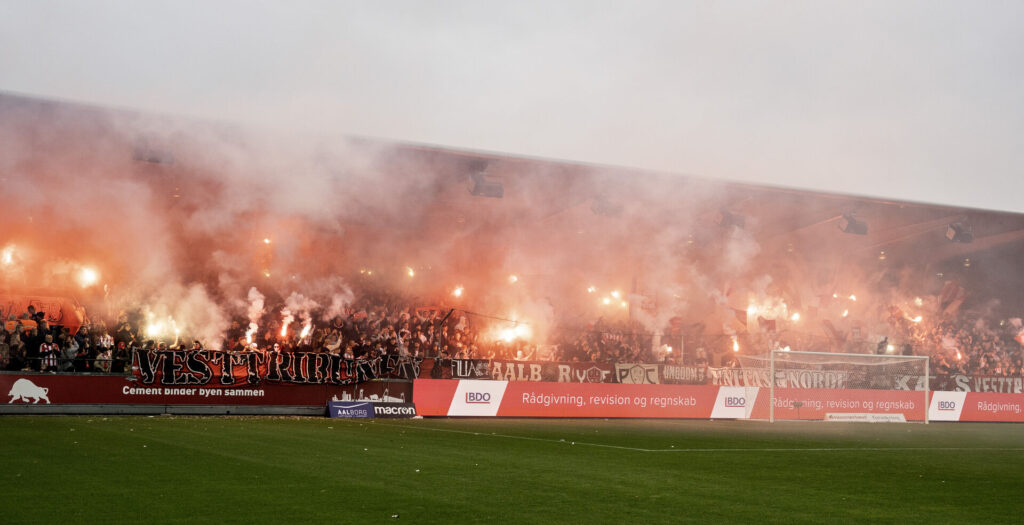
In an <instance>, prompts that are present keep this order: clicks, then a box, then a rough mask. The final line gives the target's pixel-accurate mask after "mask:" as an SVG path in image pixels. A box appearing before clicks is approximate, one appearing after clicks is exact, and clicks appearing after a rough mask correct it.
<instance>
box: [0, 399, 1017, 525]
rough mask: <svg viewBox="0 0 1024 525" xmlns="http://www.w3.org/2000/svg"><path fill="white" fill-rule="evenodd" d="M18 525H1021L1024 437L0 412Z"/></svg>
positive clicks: (2, 462) (0, 472)
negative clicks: (988, 524)
mask: <svg viewBox="0 0 1024 525" xmlns="http://www.w3.org/2000/svg"><path fill="white" fill-rule="evenodd" d="M0 439H2V440H3V447H2V448H0V480H2V483H0V487H2V490H0V516H2V521H3V522H5V523H29V522H31V523H41V522H45V523H54V522H62V521H63V522H68V523H79V522H99V523H117V522H122V523H149V522H188V523H193V522H218V523H224V522H233V523H252V522H267V523H280V522H289V523H291V522H316V523H321V522H335V523H339V522H340V523H402V522H412V523H473V522H477V523H493V522H506V523H556V522H557V523H680V522H747V523H755V522H756V523H764V522H779V523H794V522H840V523H863V522H880V523H947V522H948V523H951V522H966V523H981V522H994V523H1008V522H1019V521H1020V520H1021V519H1024V518H1022V516H1024V502H1022V494H1024V492H1022V488H1024V483H1022V482H1024V425H1010V424H932V425H921V424H848V423H809V422H801V423H775V424H768V423H762V422H751V421H717V422H708V421H652V420H484V419H452V420H448V419H426V420H338V419H333V420H332V419H317V418H241V417H230V418H224V417H171V416H160V417H111V416H106V417H104V416H90V417H46V416H41V417H3V418H0Z"/></svg>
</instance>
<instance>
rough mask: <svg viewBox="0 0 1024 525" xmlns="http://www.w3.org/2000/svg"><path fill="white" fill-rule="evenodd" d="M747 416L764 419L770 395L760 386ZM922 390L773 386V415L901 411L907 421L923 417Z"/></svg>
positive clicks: (817, 416)
mask: <svg viewBox="0 0 1024 525" xmlns="http://www.w3.org/2000/svg"><path fill="white" fill-rule="evenodd" d="M760 390H761V393H760V395H759V396H757V402H756V403H755V404H754V407H753V411H752V412H751V413H750V416H749V417H750V418H751V419H768V416H769V401H770V399H771V397H770V396H769V394H768V389H767V388H761V389H760ZM927 408H928V407H927V406H926V404H925V397H924V392H923V391H910V390H858V389H828V388H776V389H775V418H776V419H825V415H826V414H830V413H831V414H850V413H861V414H903V417H904V418H906V420H907V421H924V415H925V410H927Z"/></svg>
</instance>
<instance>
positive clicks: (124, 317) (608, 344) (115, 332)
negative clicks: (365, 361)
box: [0, 293, 1024, 376]
mask: <svg viewBox="0 0 1024 525" xmlns="http://www.w3.org/2000/svg"><path fill="white" fill-rule="evenodd" d="M309 314H310V315H309V316H308V318H305V319H299V320H295V321H294V322H293V323H292V324H291V325H290V326H289V327H288V329H287V330H282V322H283V321H282V319H281V318H280V315H279V314H277V313H272V312H268V313H266V314H265V315H264V316H263V317H262V318H261V319H259V323H258V327H259V329H258V330H257V331H255V332H253V331H252V330H251V329H250V324H249V323H250V321H249V320H243V319H238V320H236V321H234V322H232V324H231V327H230V329H229V330H228V331H227V332H226V334H225V340H224V341H221V342H220V343H221V344H220V345H213V346H214V347H216V348H220V349H222V350H224V351H228V352H238V353H241V352H271V351H281V352H293V351H302V352H325V353H331V354H337V355H341V356H343V357H344V358H348V359H359V358H374V357H378V356H384V355H390V356H408V357H413V358H428V357H430V358H437V359H439V360H441V361H447V360H450V359H485V360H494V359H498V360H519V361H556V362H598V363H616V362H618V363H643V362H646V363H652V362H665V363H670V364H687V365H696V366H739V362H738V360H737V359H736V352H733V351H732V346H733V345H740V341H742V345H741V346H742V348H743V350H742V352H741V353H752V354H761V353H764V352H766V351H768V350H770V349H772V348H778V347H779V346H780V338H779V337H778V336H777V334H772V333H755V334H744V335H742V336H741V337H737V336H735V335H729V336H726V335H722V334H719V335H718V336H712V337H706V336H704V335H703V334H700V333H698V334H696V337H693V336H692V334H691V337H690V341H691V342H692V343H693V348H694V349H695V350H693V351H692V352H690V353H689V354H686V356H685V357H684V356H683V354H682V353H681V352H679V351H678V350H677V351H676V352H673V351H672V349H671V348H670V345H669V344H668V343H664V344H661V345H660V346H658V345H657V344H655V343H656V341H655V338H656V337H659V338H660V336H655V335H653V334H650V333H648V332H646V331H645V330H643V329H639V328H638V327H637V326H636V325H631V324H630V323H628V322H626V321H619V322H608V321H603V320H598V322H596V323H594V324H593V325H590V326H587V327H581V328H576V327H561V328H556V329H554V330H552V332H551V333H549V334H547V337H546V341H545V342H544V343H541V344H538V343H535V342H532V341H526V340H523V339H520V338H517V337H508V338H502V337H496V336H495V332H494V326H495V324H499V325H506V324H509V322H508V321H504V320H494V319H493V318H488V317H487V316H479V315H477V314H473V313H471V312H467V311H463V310H455V309H448V308H445V307H437V306H434V307H423V306H416V305H415V304H414V303H413V301H411V300H408V299H405V298H403V297H400V296H397V295H390V294H385V293H376V294H367V295H365V296H363V297H362V298H360V299H359V300H357V301H356V302H355V303H353V304H351V305H350V306H349V308H348V309H347V310H346V311H345V312H344V313H342V314H340V315H336V316H333V317H329V318H324V317H323V316H322V313H321V312H309ZM317 314H321V315H317ZM307 323H309V324H310V325H311V326H310V329H309V330H308V331H306V332H305V333H303V328H304V327H305V325H306V324H307ZM111 326H113V329H109V328H108V326H107V325H106V324H105V323H104V322H102V321H99V322H94V323H92V324H88V325H84V326H82V327H81V328H80V329H78V330H77V332H76V333H73V334H72V333H70V332H69V330H68V329H67V328H65V327H63V326H52V325H50V324H48V323H47V322H46V320H45V316H44V315H43V313H42V312H37V311H35V309H34V308H33V307H32V306H29V307H28V310H27V311H26V312H23V313H21V314H20V315H15V314H10V315H9V316H8V318H7V321H6V324H5V326H4V330H2V331H0V369H4V370H28V371H48V372H100V373H118V374H121V373H125V372H126V370H128V369H130V362H131V358H132V356H131V352H132V351H133V349H143V350H150V349H157V350H166V349H175V350H179V349H180V350H186V349H191V350H202V349H204V348H208V346H207V344H206V343H205V342H202V341H198V340H188V339H184V340H182V339H178V338H175V339H174V340H173V341H168V340H159V339H158V338H154V337H149V336H148V335H147V334H146V330H145V317H144V316H143V315H142V312H141V311H127V312H122V313H120V314H119V315H118V316H117V319H116V321H115V322H113V323H112V324H111ZM1021 330H1022V328H1021V326H1020V320H1018V319H1014V320H1010V321H1004V322H1003V323H1001V325H1000V326H998V327H995V328H992V327H989V326H988V324H986V323H985V322H984V321H983V320H980V319H971V318H970V317H969V316H966V315H965V316H961V317H957V318H951V319H948V320H945V321H942V322H940V323H937V324H934V325H931V326H924V325H921V324H916V323H909V324H905V325H903V326H900V327H897V332H899V333H898V336H899V337H900V339H901V341H905V343H904V344H901V345H899V346H897V348H896V353H906V354H918V355H929V356H931V358H932V370H933V371H934V372H935V373H938V374H955V373H964V374H976V375H990V376H1019V375H1021V374H1022V371H1024V352H1022V344H1021V343H1020V342H1019V336H1018V334H1019V333H1021ZM673 337H679V334H673ZM787 337H788V338H789V339H791V340H794V341H795V340H796V339H793V338H794V337H795V338H797V339H799V338H800V334H787ZM1015 338H1016V339H1015ZM666 339H667V336H666ZM684 339H685V338H684ZM676 340H678V339H676ZM807 340H808V341H812V339H807ZM807 344H808V345H811V346H808V347H806V348H805V347H804V346H800V347H799V349H805V350H826V351H827V350H829V349H831V350H832V351H850V349H849V348H848V347H841V348H838V349H837V348H828V344H827V343H821V340H820V338H818V339H816V340H814V341H812V342H809V343H807ZM813 345H817V346H813ZM819 346H825V348H818V347H819ZM877 348H878V352H879V353H893V349H892V348H891V347H888V345H887V344H886V340H883V341H882V342H880V343H878V347H877ZM864 351H865V352H872V351H873V348H868V349H866V350H864ZM716 357H717V359H716ZM715 361H717V362H715Z"/></svg>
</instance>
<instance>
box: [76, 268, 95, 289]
mask: <svg viewBox="0 0 1024 525" xmlns="http://www.w3.org/2000/svg"><path fill="white" fill-rule="evenodd" d="M99 280H100V274H99V273H97V272H96V270H94V269H93V268H89V267H84V268H82V270H81V271H80V272H78V284H80V285H82V288H88V287H90V286H92V285H94V284H96V282H97V281H99Z"/></svg>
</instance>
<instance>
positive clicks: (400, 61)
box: [0, 0, 1024, 212]
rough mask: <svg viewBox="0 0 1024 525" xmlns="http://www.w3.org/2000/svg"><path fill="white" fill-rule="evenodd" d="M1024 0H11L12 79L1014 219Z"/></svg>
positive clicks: (254, 117)
mask: <svg viewBox="0 0 1024 525" xmlns="http://www.w3.org/2000/svg"><path fill="white" fill-rule="evenodd" d="M1022 65H1024V3H1021V2H998V1H986V2H935V1H928V2H923V1H922V2H891V1H884V2H829V1H814V2H799V1H789V2H680V1H671V2H653V1H646V2H598V1H593V0H588V1H563V2H495V1H489V2H481V1H444V2H412V1H409V2H393V1H392V2H313V1H306V2H255V1H244V2H242V1H237V2H236V1H209V2H207V1H204V2H198V1H195V2H184V1H40V0H25V1H22V0H0V90H3V91H8V92H15V93H22V94H28V95H33V96H39V97H55V98H61V99H68V100H74V101H80V102H88V103H96V104H100V105H110V106H117V107H127V108H137V109H139V110H143V111H145V112H158V113H169V114H174V115H180V116H186V117H200V118H205V119H214V120H224V121H231V122H241V123H250V124H253V125H255V126H259V127H267V128H273V129H276V130H278V131H284V132H287V133H294V134H296V135H299V136H301V135H303V134H308V133H315V134H323V133H332V134H334V133H344V134H352V135H364V136H372V137H381V138H387V139H395V140H401V141H413V142H422V143H429V144H439V145H447V146H452V147H456V148H467V149H479V150H492V151H498V152H505V153H512V154H518V155H528V156H539V157H552V158H558V159H567V160H578V161H584V162H591V163H609V164H616V165H624V166H634V167H641V168H651V169H656V170H664V171H669V172H674V173H680V174H690V175H698V176H702V177H709V178H716V179H729V180H742V181H752V182H758V183H765V184H773V185H784V186H792V187H799V188H813V189H823V190H828V191H835V192H847V193H855V194H863V195H872V196H882V197H889V198H898V199H908V200H914V201H925V202H935V203H942V204H954V205H961V206H973V207H982V208H992V209H1000V210H1007V211H1016V212H1024V200H1022V199H1021V197H1020V196H1021V195H1024V177H1022V176H1021V166H1022V165H1024V162H1022V161H1024V147H1022V146H1024V144H1022V142H1024V139H1022V137H1024V104H1022V103H1021V86H1024V78H1022V77H1024V74H1022V70H1024V68H1022Z"/></svg>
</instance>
